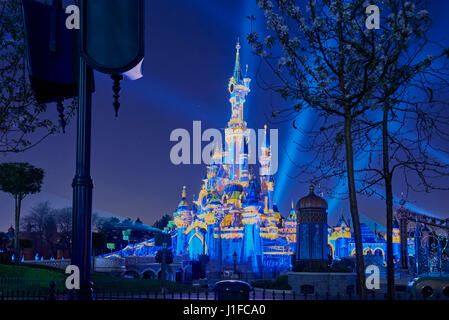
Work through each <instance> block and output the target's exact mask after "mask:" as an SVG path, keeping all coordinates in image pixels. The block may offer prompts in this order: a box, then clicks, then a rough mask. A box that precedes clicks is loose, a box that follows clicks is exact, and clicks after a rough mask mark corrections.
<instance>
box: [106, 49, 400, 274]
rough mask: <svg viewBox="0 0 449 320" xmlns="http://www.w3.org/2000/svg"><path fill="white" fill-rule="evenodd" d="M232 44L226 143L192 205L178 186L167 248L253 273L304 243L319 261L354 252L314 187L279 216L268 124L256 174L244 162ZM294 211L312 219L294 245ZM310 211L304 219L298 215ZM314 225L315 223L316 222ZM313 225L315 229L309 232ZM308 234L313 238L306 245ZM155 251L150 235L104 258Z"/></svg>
mask: <svg viewBox="0 0 449 320" xmlns="http://www.w3.org/2000/svg"><path fill="white" fill-rule="evenodd" d="M236 49H237V53H236V59H235V67H234V72H233V76H232V77H231V79H230V81H229V85H228V89H229V93H230V99H229V101H230V103H231V118H230V120H229V122H228V126H227V128H225V143H226V146H225V148H224V150H222V148H221V147H219V145H218V144H217V145H216V147H215V149H214V152H213V154H212V160H211V163H210V164H209V165H208V166H207V169H206V175H205V177H204V178H203V180H202V186H201V190H200V192H199V195H198V197H197V198H195V199H194V200H193V201H192V203H189V202H188V201H187V198H186V196H187V191H186V188H185V187H183V188H182V192H181V200H180V202H179V204H178V206H177V208H176V210H175V212H174V213H173V220H172V221H170V222H169V223H168V225H167V226H166V228H165V230H164V231H165V232H166V233H168V234H169V235H170V236H171V240H172V241H171V250H172V252H173V254H174V255H176V256H184V257H185V258H186V259H188V260H191V261H198V260H199V259H200V257H201V256H208V259H209V268H211V269H214V271H218V272H220V271H223V270H224V269H226V268H229V267H231V266H232V265H233V263H234V259H235V261H236V263H237V264H238V266H239V272H249V273H255V274H260V273H262V272H264V273H268V272H273V271H281V270H282V271H284V270H287V269H289V268H291V267H292V261H294V260H295V259H294V257H293V256H294V255H296V254H297V252H300V251H301V250H300V249H301V248H302V249H304V248H306V249H307V251H309V249H310V257H311V258H314V257H315V255H317V256H319V257H320V259H321V260H322V261H324V260H326V259H327V258H328V255H330V256H332V257H333V258H334V259H339V258H342V257H347V256H351V255H354V252H355V249H354V248H355V245H354V238H353V235H352V233H351V229H350V226H349V223H347V222H346V221H345V219H344V218H343V217H342V218H340V220H339V221H338V224H337V226H335V227H329V226H328V225H327V202H326V201H325V200H324V199H323V198H321V197H319V196H316V195H315V194H314V193H313V188H311V193H310V194H309V195H308V196H306V197H304V198H302V199H301V200H300V201H298V204H297V206H296V209H297V210H295V208H294V206H293V202H292V207H291V210H290V212H289V214H288V216H287V217H286V218H284V217H282V216H281V214H280V213H279V210H278V208H277V205H276V204H275V203H274V202H273V193H274V189H275V183H274V179H273V176H272V174H271V160H272V159H271V147H270V143H269V141H268V137H267V132H266V131H267V129H266V126H265V130H264V137H263V139H262V142H261V145H260V146H259V148H260V153H259V159H258V160H259V163H260V168H259V175H258V176H259V177H258V178H257V176H256V175H255V174H254V173H253V171H254V168H253V166H255V165H252V164H250V161H249V158H250V150H249V142H250V138H251V135H250V132H249V129H248V128H247V124H246V122H245V121H244V119H243V108H244V103H245V99H246V96H247V95H248V93H249V92H250V87H249V85H250V82H251V79H249V78H248V77H247V76H246V75H245V76H242V73H241V68H240V56H239V50H240V45H239V43H237V46H236ZM312 200H313V201H312ZM317 205H318V207H319V209H320V210H321V211H322V217H323V218H320V219H319V221H315V220H316V219H315V220H314V217H315V216H316V212H314V211H313V209H314V208H315V209H316V207H317ZM309 211H310V212H309ZM315 211H316V210H315ZM297 212H298V217H299V218H300V220H301V219H302V221H299V222H300V227H301V230H302V229H304V228H306V227H307V226H306V224H308V223H309V224H311V227H310V228H311V229H310V231H307V230H309V229H304V230H305V232H301V233H300V237H301V239H304V241H303V242H302V244H300V245H298V246H297V243H296V241H297V226H298V221H297ZM309 213H310V214H309ZM308 214H309V215H310V217H309V218H310V219H309V220H310V221H309V220H307V219H306V218H304V217H305V216H307V215H308ZM320 217H321V216H320ZM396 224H397V223H396ZM396 224H395V226H396ZM302 225H304V227H303V226H302ZM316 225H318V229H317V228H315V226H316ZM312 228H313V229H312ZM315 229H316V230H318V231H319V232H318V233H317V232H315V231H314V230H315ZM312 231H313V232H312ZM314 232H315V233H314ZM394 232H395V239H394V240H395V244H394V245H395V255H396V253H397V254H398V255H399V249H398V246H399V236H398V233H399V229H398V228H395V231H394ZM362 233H363V234H362V237H363V242H364V253H365V254H373V255H380V253H382V255H383V256H385V254H384V253H385V251H386V243H385V239H384V238H383V237H381V236H380V235H378V234H377V233H375V234H374V233H373V232H371V231H370V230H369V229H368V228H367V227H366V226H365V225H363V224H362ZM310 239H315V240H316V239H318V240H317V241H316V243H315V242H314V243H312V244H309V243H308V241H310ZM315 240H313V241H315ZM318 244H319V246H318ZM159 249H160V248H159V247H157V246H156V245H155V241H154V239H150V240H147V241H145V242H142V243H138V244H130V245H128V246H127V247H125V248H124V249H122V250H120V251H118V252H115V253H111V254H107V255H105V257H106V258H107V257H126V256H147V255H154V254H155V253H156V251H157V250H159ZM303 252H304V250H303ZM307 254H308V253H307ZM297 258H298V259H299V258H301V257H299V256H298V257H297Z"/></svg>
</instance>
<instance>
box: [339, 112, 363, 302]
mask: <svg viewBox="0 0 449 320" xmlns="http://www.w3.org/2000/svg"><path fill="white" fill-rule="evenodd" d="M349 112H350V111H349V110H347V111H346V115H345V124H344V136H345V148H346V166H347V175H348V189H349V190H348V191H349V205H350V210H351V217H352V222H353V223H352V224H353V227H354V240H355V255H356V267H357V289H358V292H359V294H360V298H361V299H363V300H364V299H366V287H365V285H366V284H365V278H366V276H365V263H364V261H363V243H362V232H361V229H360V220H359V211H358V208H357V195H356V188H355V177H354V150H353V148H352V132H351V131H352V130H351V127H352V117H351V115H350V114H349Z"/></svg>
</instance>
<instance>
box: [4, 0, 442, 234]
mask: <svg viewBox="0 0 449 320" xmlns="http://www.w3.org/2000/svg"><path fill="white" fill-rule="evenodd" d="M448 9H449V3H448V2H446V1H437V0H434V1H430V5H429V8H428V10H429V12H430V14H431V16H432V18H433V20H434V26H433V32H432V37H434V38H435V39H438V40H440V41H441V43H447V44H448V45H449V39H448V36H447V30H449V28H448V27H449V22H448V20H447V18H446V14H447V13H449V10H448ZM249 14H254V15H255V16H256V17H257V20H256V22H255V23H254V24H253V28H254V29H255V30H258V31H260V32H264V30H265V26H264V22H263V18H262V17H261V14H260V12H259V10H258V8H257V7H256V4H255V0H210V1H205V0H189V1H185V0H184V1H182V0H170V1H147V2H146V56H145V62H144V77H143V78H142V79H140V80H137V81H125V82H123V83H122V88H123V89H122V93H121V96H122V97H121V110H120V114H119V118H117V119H116V118H114V111H113V107H112V89H111V86H112V82H111V80H110V79H109V77H108V76H106V75H102V74H99V73H97V74H96V85H97V92H96V93H95V95H94V98H93V132H92V139H93V141H92V177H93V179H94V193H93V196H94V200H93V206H94V211H98V212H105V213H110V214H113V215H117V216H120V217H130V218H132V219H136V218H137V217H140V218H141V219H142V220H143V222H144V223H147V224H152V223H153V222H154V220H156V219H157V218H159V217H160V216H162V215H163V214H165V213H171V212H173V210H174V209H175V208H176V206H177V203H178V202H179V199H180V194H181V188H182V186H183V185H186V186H187V190H188V200H189V202H191V197H192V194H197V193H198V192H199V189H200V185H201V178H202V177H203V176H204V172H205V166H204V165H180V166H175V165H173V164H171V162H170V158H169V155H170V148H171V147H172V146H173V145H174V143H173V142H170V140H169V136H170V132H171V131H172V130H174V129H176V128H185V129H187V130H189V131H190V132H192V122H193V121H194V120H201V121H202V125H203V130H205V129H207V128H224V127H225V126H226V123H227V121H228V120H229V117H230V112H231V110H230V104H229V101H228V99H229V95H228V91H227V83H228V80H229V78H230V77H231V75H232V71H233V66H234V58H235V43H236V39H237V37H240V39H241V45H242V49H241V54H242V60H241V63H242V66H244V65H245V64H248V65H249V70H248V76H249V77H250V78H253V82H252V88H251V93H250V94H249V96H248V99H247V103H246V107H245V119H246V121H247V122H248V126H249V127H250V128H254V129H257V128H263V125H264V124H265V123H268V124H269V122H268V119H267V117H266V115H267V114H268V115H269V114H270V110H271V107H270V103H271V102H273V103H274V104H275V105H276V106H282V105H281V102H280V101H279V100H278V99H277V98H276V97H275V96H273V95H272V94H270V93H269V92H266V91H263V90H261V89H260V88H259V87H258V86H257V84H256V82H255V81H254V74H255V72H256V69H257V65H258V63H259V60H258V58H257V57H255V56H253V55H252V54H251V52H250V48H249V46H248V45H247V43H246V41H245V40H244V39H245V35H246V34H247V33H248V32H249V31H250V24H249V21H248V20H247V19H245V16H247V15H249ZM49 116H50V117H54V119H56V118H57V116H56V112H54V111H51V112H50V114H49ZM307 120H308V119H303V123H304V124H307ZM269 126H270V127H272V128H278V129H279V142H280V143H279V144H280V145H279V151H280V154H279V163H280V167H279V171H278V174H277V176H276V177H275V179H276V181H278V182H279V189H278V191H277V194H276V199H277V200H278V204H279V207H280V209H281V213H282V214H283V215H284V216H285V215H287V214H288V210H289V206H290V202H291V200H294V201H295V202H296V201H297V200H298V199H299V198H300V197H302V196H304V195H305V194H306V193H307V190H308V188H307V186H306V185H300V184H298V183H297V182H296V181H295V180H293V179H290V178H288V177H287V174H290V175H293V174H295V172H294V167H293V166H291V165H290V163H289V161H288V160H284V158H285V155H284V154H283V152H284V151H283V150H284V149H286V150H288V152H289V155H290V157H291V158H294V159H296V161H301V159H302V155H301V154H297V153H295V150H294V148H292V147H291V145H289V141H294V140H295V139H296V140H297V139H300V138H301V137H300V136H298V134H297V133H296V134H295V133H294V130H292V129H291V125H289V124H283V125H273V124H271V125H270V124H269ZM66 131H67V133H66V134H65V135H63V134H60V135H55V136H52V137H49V138H48V139H47V140H46V141H44V142H43V143H42V144H40V145H39V146H37V147H36V148H34V149H32V150H30V151H27V152H26V153H23V154H17V155H6V156H3V157H2V158H1V160H0V161H1V162H3V161H27V162H30V163H32V164H33V165H35V166H38V167H41V168H43V169H44V170H45V172H46V176H45V180H44V186H43V192H42V193H41V194H38V195H32V196H29V197H28V198H26V199H25V200H24V204H23V215H26V214H27V211H28V210H29V208H30V207H31V206H33V205H35V204H36V203H37V202H39V201H44V200H49V201H50V202H51V204H52V205H53V206H54V207H63V206H69V205H71V199H72V188H71V181H72V179H73V175H74V172H75V123H74V120H73V121H72V122H71V123H70V124H69V125H68V128H67V130H66ZM446 149H447V148H446ZM400 192H401V190H400V189H398V188H396V189H395V194H397V195H399V194H400ZM448 196H449V192H434V193H432V194H414V195H411V196H410V197H409V199H410V201H413V205H414V208H416V209H418V208H419V209H421V210H423V211H425V212H427V213H430V214H432V215H435V216H440V217H445V218H448V217H449V213H448V211H447V209H446V208H447V205H446V203H445V201H444V199H447V197H448ZM329 202H330V208H331V210H330V212H329V216H330V218H329V220H330V223H333V222H336V219H337V217H338V216H339V215H340V214H341V212H343V213H344V214H345V215H346V216H348V215H349V211H348V206H347V203H346V201H331V200H329ZM359 208H360V212H361V213H363V214H364V215H366V216H368V217H370V218H371V219H373V220H375V221H377V222H379V223H381V224H383V223H384V216H385V210H384V203H383V201H380V200H377V199H365V198H360V205H359ZM11 223H13V200H12V198H10V197H8V196H7V195H5V194H0V230H4V229H6V228H7V227H8V226H9V224H11Z"/></svg>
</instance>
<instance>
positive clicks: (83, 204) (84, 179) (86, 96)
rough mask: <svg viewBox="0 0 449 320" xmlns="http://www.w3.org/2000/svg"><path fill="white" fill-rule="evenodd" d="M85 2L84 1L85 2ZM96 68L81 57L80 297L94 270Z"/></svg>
mask: <svg viewBox="0 0 449 320" xmlns="http://www.w3.org/2000/svg"><path fill="white" fill-rule="evenodd" d="M81 4H82V2H81ZM91 72H92V69H91V68H90V67H89V66H88V65H87V64H86V62H85V61H84V59H83V58H82V57H81V58H80V73H79V92H78V114H77V116H78V120H77V139H76V146H77V147H76V174H75V177H74V178H73V182H72V187H73V225H72V228H73V232H72V234H73V240H72V260H71V264H73V265H76V266H77V267H78V268H79V270H80V290H79V292H78V298H80V299H83V300H84V299H85V300H90V299H92V288H91V282H90V271H91V246H92V234H91V220H92V189H93V183H92V178H91V176H90V145H91V118H92V93H91V91H90V88H91V86H92V84H91V79H92V77H91V74H90V73H91Z"/></svg>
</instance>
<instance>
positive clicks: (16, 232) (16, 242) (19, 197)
mask: <svg viewBox="0 0 449 320" xmlns="http://www.w3.org/2000/svg"><path fill="white" fill-rule="evenodd" d="M14 200H15V227H14V262H15V264H19V263H20V243H19V225H20V208H21V205H22V195H21V194H20V193H19V194H17V195H15V196H14Z"/></svg>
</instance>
